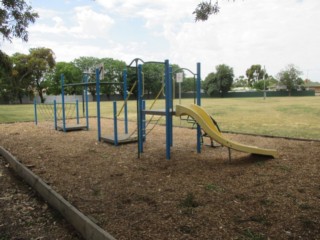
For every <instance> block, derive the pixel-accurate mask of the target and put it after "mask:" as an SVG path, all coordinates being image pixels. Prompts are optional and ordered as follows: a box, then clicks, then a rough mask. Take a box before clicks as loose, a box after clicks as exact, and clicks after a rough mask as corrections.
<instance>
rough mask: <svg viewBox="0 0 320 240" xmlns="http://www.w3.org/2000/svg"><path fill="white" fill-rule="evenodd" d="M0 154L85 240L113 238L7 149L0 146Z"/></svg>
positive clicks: (113, 239) (107, 239) (109, 239)
mask: <svg viewBox="0 0 320 240" xmlns="http://www.w3.org/2000/svg"><path fill="white" fill-rule="evenodd" d="M0 155H2V156H3V157H4V158H5V160H6V161H7V162H8V163H9V164H10V166H11V167H12V168H13V169H14V171H15V172H16V173H17V174H18V175H19V176H20V177H22V178H23V179H24V180H25V181H26V182H27V183H28V184H29V185H30V186H31V187H32V188H33V189H34V190H36V191H37V192H38V193H39V194H40V196H42V198H43V199H44V200H45V201H46V202H47V203H48V204H49V205H51V206H52V207H53V208H54V209H56V210H57V211H59V212H60V213H61V215H62V216H64V218H65V219H66V220H67V221H68V222H69V223H70V224H71V225H72V226H73V227H74V228H75V229H76V230H77V231H78V232H79V233H80V234H81V235H82V236H83V237H84V238H85V239H87V240H115V238H114V237H112V236H111V235H110V234H109V233H107V232H106V231H104V230H103V229H102V228H100V227H99V226H98V225H96V224H95V223H93V222H92V221H91V220H90V219H89V218H88V217H86V216H85V215H84V214H83V213H82V212H80V211H79V210H78V209H76V208H75V207H74V206H73V205H71V204H70V203H69V202H68V201H67V200H65V199H64V198H63V197H62V196H61V195H60V194H58V193H57V192H56V191H54V190H53V189H52V188H51V187H50V186H49V185H47V184H46V183H45V182H44V181H43V180H42V179H41V178H40V177H38V176H37V175H35V174H34V173H33V172H32V171H30V170H29V169H28V168H27V167H25V166H24V165H23V164H22V163H20V162H19V161H18V160H17V159H16V158H15V157H14V156H12V155H11V153H9V152H8V151H7V150H5V149H4V148H3V147H1V146H0Z"/></svg>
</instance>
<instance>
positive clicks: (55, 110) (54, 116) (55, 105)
mask: <svg viewBox="0 0 320 240" xmlns="http://www.w3.org/2000/svg"><path fill="white" fill-rule="evenodd" d="M53 118H54V129H55V130H57V129H58V124H57V121H58V120H57V101H56V100H53Z"/></svg>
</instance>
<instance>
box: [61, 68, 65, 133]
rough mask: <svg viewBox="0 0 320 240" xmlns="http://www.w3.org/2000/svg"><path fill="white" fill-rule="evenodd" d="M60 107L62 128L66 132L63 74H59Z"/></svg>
mask: <svg viewBox="0 0 320 240" xmlns="http://www.w3.org/2000/svg"><path fill="white" fill-rule="evenodd" d="M61 105H62V106H61V107H62V128H63V131H64V132H66V112H65V106H64V75H63V74H61Z"/></svg>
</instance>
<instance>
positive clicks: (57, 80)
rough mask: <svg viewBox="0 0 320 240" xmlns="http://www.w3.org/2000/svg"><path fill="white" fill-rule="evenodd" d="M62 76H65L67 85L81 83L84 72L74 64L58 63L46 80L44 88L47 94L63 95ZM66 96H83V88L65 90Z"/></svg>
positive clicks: (73, 87)
mask: <svg viewBox="0 0 320 240" xmlns="http://www.w3.org/2000/svg"><path fill="white" fill-rule="evenodd" d="M61 74H63V75H64V81H65V84H70V83H81V82H82V72H81V70H80V69H79V68H77V67H76V66H75V65H74V64H73V63H67V62H58V63H57V64H56V66H55V68H54V70H53V71H52V73H50V74H48V75H47V76H46V77H45V80H44V86H45V88H46V92H47V94H53V95H59V94H61ZM65 94H82V88H81V87H76V86H71V87H66V88H65Z"/></svg>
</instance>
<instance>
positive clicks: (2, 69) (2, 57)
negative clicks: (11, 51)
mask: <svg viewBox="0 0 320 240" xmlns="http://www.w3.org/2000/svg"><path fill="white" fill-rule="evenodd" d="M11 73H12V61H11V58H10V57H9V56H8V55H7V54H5V53H4V52H2V51H0V86H1V87H0V98H2V99H3V100H5V101H9V99H10V96H11V93H10V89H11V88H10V78H11Z"/></svg>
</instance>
